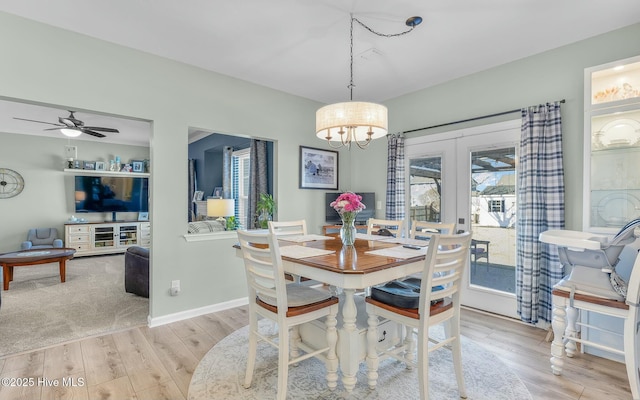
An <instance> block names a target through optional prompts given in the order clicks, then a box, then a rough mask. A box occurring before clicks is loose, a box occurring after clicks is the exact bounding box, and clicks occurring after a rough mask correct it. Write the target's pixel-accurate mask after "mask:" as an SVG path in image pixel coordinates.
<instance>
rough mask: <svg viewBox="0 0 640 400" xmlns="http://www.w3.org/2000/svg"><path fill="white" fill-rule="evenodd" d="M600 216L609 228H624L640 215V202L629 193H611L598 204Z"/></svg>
mask: <svg viewBox="0 0 640 400" xmlns="http://www.w3.org/2000/svg"><path fill="white" fill-rule="evenodd" d="M598 215H599V216H600V217H601V218H602V219H603V220H604V221H605V223H606V225H607V226H624V224H626V223H627V222H629V221H631V220H632V219H634V218H637V217H638V215H640V200H638V198H637V197H636V196H634V195H632V194H629V193H624V192H623V193H611V194H608V195H606V196H604V197H603V198H602V200H600V202H599V203H598Z"/></svg>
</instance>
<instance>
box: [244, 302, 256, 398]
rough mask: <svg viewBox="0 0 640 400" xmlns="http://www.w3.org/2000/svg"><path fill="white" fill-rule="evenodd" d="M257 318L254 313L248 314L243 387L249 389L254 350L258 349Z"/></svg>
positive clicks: (253, 365) (254, 358) (251, 378)
mask: <svg viewBox="0 0 640 400" xmlns="http://www.w3.org/2000/svg"><path fill="white" fill-rule="evenodd" d="M257 329H258V317H257V315H256V314H255V313H254V312H250V313H249V349H248V354H247V370H246V372H245V375H244V387H245V388H249V387H250V386H251V381H252V380H253V370H254V368H255V365H256V350H257V347H258V336H257V335H256V331H257Z"/></svg>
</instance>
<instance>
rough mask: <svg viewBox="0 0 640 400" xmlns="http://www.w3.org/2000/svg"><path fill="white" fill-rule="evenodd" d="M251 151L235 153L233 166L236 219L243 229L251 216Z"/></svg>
mask: <svg viewBox="0 0 640 400" xmlns="http://www.w3.org/2000/svg"><path fill="white" fill-rule="evenodd" d="M250 162H251V159H250V157H249V149H242V150H238V151H234V152H233V155H232V156H231V164H232V171H231V173H232V188H231V190H232V197H233V198H234V199H235V201H236V210H235V211H236V219H237V220H238V221H239V222H240V225H241V227H243V228H244V227H245V225H246V224H247V215H248V214H249V173H250V171H251V168H250V166H251V164H250Z"/></svg>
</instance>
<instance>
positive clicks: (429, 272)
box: [365, 232, 471, 400]
mask: <svg viewBox="0 0 640 400" xmlns="http://www.w3.org/2000/svg"><path fill="white" fill-rule="evenodd" d="M470 243H471V233H469V232H465V233H461V234H456V235H438V234H434V235H433V236H432V237H431V239H430V243H429V248H428V250H427V255H426V257H425V261H424V269H423V272H422V276H423V277H424V278H423V279H422V280H421V282H420V302H419V305H418V308H411V309H410V308H400V307H396V306H394V305H391V304H388V303H385V302H381V301H379V300H375V299H373V298H372V297H367V298H366V299H365V301H366V310H367V314H368V322H369V327H368V331H367V358H366V360H367V379H368V383H369V387H370V388H371V389H375V387H376V384H377V378H378V372H377V371H378V365H379V361H380V360H382V359H385V358H388V357H392V358H395V359H397V360H400V361H403V362H405V363H406V364H407V367H408V368H412V367H417V369H418V381H419V387H420V398H421V399H422V400H425V399H428V398H429V353H431V352H432V351H435V350H437V349H441V348H444V349H449V350H451V352H452V355H453V365H454V370H455V374H456V380H457V383H458V393H459V395H460V397H462V398H466V397H467V395H466V390H465V387H464V379H463V374H462V350H461V346H460V285H461V279H462V275H463V272H464V268H465V267H466V265H467V263H468V262H469V244H470ZM378 317H382V318H384V319H389V320H392V321H395V322H397V323H398V324H400V325H403V326H404V327H405V329H404V332H405V335H404V341H400V342H398V343H395V344H393V345H392V346H390V347H389V348H386V349H384V350H382V351H379V350H378V348H377V346H378V339H377V338H378V336H377V335H378V334H377V328H378ZM438 324H443V325H444V339H436V338H433V337H430V336H429V328H430V327H432V326H434V325H438ZM416 329H417V353H418V357H417V361H416V359H415V354H414V353H415V350H416V339H415V338H414V334H415V330H416Z"/></svg>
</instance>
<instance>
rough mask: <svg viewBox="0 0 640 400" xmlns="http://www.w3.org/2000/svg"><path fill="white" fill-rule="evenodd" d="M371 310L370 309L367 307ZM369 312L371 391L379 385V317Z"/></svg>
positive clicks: (368, 365) (368, 359)
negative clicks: (377, 346)
mask: <svg viewBox="0 0 640 400" xmlns="http://www.w3.org/2000/svg"><path fill="white" fill-rule="evenodd" d="M367 308H369V307H367ZM367 311H368V312H369V319H368V320H367V322H368V324H369V328H368V329H367V380H368V382H369V389H371V390H374V389H375V388H376V384H377V383H378V362H379V360H378V350H377V349H376V345H377V344H378V316H377V315H375V313H374V312H373V310H367Z"/></svg>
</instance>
